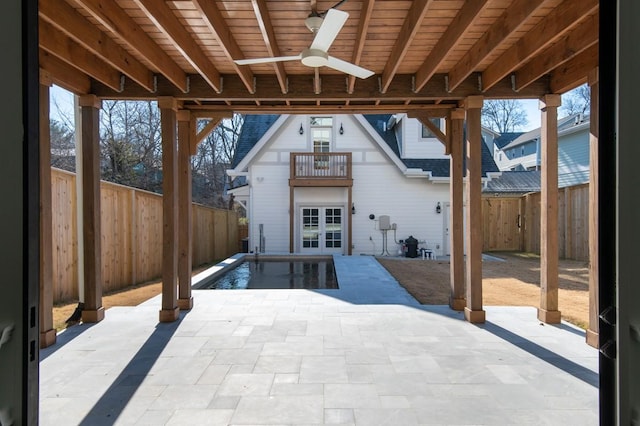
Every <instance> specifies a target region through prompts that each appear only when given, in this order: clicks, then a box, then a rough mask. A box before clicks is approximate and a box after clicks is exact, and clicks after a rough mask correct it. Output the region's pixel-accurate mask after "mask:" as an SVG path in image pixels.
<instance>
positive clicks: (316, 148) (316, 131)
mask: <svg viewBox="0 0 640 426" xmlns="http://www.w3.org/2000/svg"><path fill="white" fill-rule="evenodd" d="M332 134H333V118H331V117H311V140H312V143H313V152H330V151H331V135H332Z"/></svg>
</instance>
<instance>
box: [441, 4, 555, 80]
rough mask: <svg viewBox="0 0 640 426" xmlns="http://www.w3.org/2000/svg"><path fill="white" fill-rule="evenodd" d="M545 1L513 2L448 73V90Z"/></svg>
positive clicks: (473, 69)
mask: <svg viewBox="0 0 640 426" xmlns="http://www.w3.org/2000/svg"><path fill="white" fill-rule="evenodd" d="M545 1H546V0H515V1H514V2H513V3H512V4H511V5H510V6H509V8H507V9H505V11H504V13H503V14H502V15H500V17H499V18H498V19H497V20H496V21H495V22H494V23H493V25H491V27H490V28H489V30H488V31H487V32H485V33H484V34H483V35H482V37H480V39H478V41H477V42H476V43H475V44H474V45H473V46H472V47H471V49H469V52H468V54H467V55H464V56H463V57H462V59H461V60H460V61H459V62H458V63H457V64H456V65H455V66H454V67H453V68H452V69H451V71H450V72H449V89H450V90H453V89H455V88H456V87H458V85H459V84H460V83H461V82H462V81H463V80H464V79H465V78H467V77H468V76H469V75H470V74H471V73H472V72H473V71H475V69H476V67H477V66H478V65H479V64H480V63H481V62H482V61H483V60H484V59H485V58H486V57H487V56H489V55H490V54H491V53H492V52H493V51H494V50H495V49H496V48H497V47H498V46H500V44H501V43H502V42H504V40H505V39H506V38H507V37H509V36H510V35H511V34H513V32H514V31H516V30H518V29H519V28H520V26H521V25H522V24H524V23H525V22H526V20H527V19H528V18H529V17H530V16H531V15H532V14H533V13H534V12H535V11H536V10H537V9H538V8H539V7H540V6H542V5H543V4H544V2H545Z"/></svg>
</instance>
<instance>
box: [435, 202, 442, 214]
mask: <svg viewBox="0 0 640 426" xmlns="http://www.w3.org/2000/svg"><path fill="white" fill-rule="evenodd" d="M436 213H437V214H440V213H442V205H440V201H438V204H436Z"/></svg>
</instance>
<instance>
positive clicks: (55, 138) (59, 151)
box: [49, 119, 76, 172]
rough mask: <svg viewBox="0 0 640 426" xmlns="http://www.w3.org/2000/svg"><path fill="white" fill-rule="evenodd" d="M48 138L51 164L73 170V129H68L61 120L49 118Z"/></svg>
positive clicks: (74, 148)
mask: <svg viewBox="0 0 640 426" xmlns="http://www.w3.org/2000/svg"><path fill="white" fill-rule="evenodd" d="M49 138H50V141H51V165H52V166H53V167H57V168H59V169H64V170H68V171H70V172H75V170H76V161H75V158H76V144H75V135H74V133H73V129H69V128H68V127H67V126H66V125H65V124H64V123H63V122H60V121H57V120H53V119H51V120H49Z"/></svg>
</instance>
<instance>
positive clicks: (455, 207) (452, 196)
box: [447, 109, 465, 311]
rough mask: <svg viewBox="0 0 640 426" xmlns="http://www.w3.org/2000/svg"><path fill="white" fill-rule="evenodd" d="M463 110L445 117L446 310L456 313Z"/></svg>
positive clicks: (460, 280)
mask: <svg viewBox="0 0 640 426" xmlns="http://www.w3.org/2000/svg"><path fill="white" fill-rule="evenodd" d="M464 117H465V111H464V109H454V110H453V111H451V114H450V115H449V117H447V138H448V140H449V147H450V155H451V157H450V160H449V170H450V172H449V180H450V183H449V200H450V205H449V224H448V226H449V241H450V250H451V261H450V268H451V273H450V282H451V295H450V296H449V306H450V307H451V309H454V310H456V311H462V310H464V307H465V300H464V296H465V295H464V229H463V228H464V226H463V225H464V199H463V197H464V184H463V178H464V161H463V158H462V155H463V146H464V145H463V143H464V141H463V139H464V135H463V131H462V129H463V125H464Z"/></svg>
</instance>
